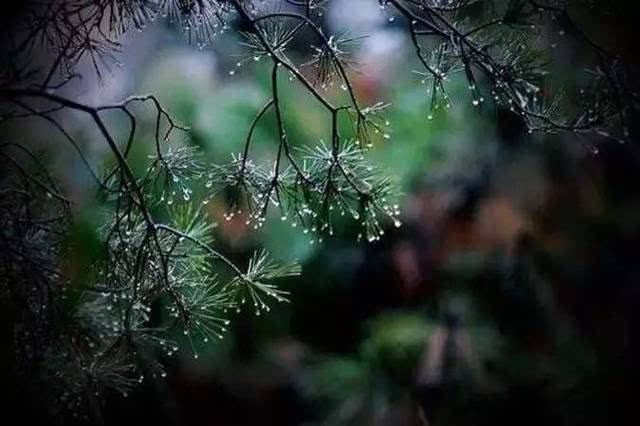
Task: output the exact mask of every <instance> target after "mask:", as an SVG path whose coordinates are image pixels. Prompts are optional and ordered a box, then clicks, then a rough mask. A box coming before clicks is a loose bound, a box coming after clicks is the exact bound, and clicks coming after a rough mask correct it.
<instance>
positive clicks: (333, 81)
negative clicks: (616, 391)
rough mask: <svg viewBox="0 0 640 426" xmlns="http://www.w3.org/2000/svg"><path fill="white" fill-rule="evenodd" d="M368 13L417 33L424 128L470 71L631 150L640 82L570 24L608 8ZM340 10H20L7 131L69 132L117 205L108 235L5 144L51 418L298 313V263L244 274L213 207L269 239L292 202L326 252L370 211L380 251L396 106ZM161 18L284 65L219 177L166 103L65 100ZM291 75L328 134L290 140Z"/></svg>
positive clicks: (93, 407)
mask: <svg viewBox="0 0 640 426" xmlns="http://www.w3.org/2000/svg"><path fill="white" fill-rule="evenodd" d="M370 1H372V2H376V1H377V2H379V6H380V8H381V9H382V13H385V14H386V16H387V17H388V20H389V22H390V23H393V25H399V26H401V27H402V28H403V30H404V31H405V32H406V34H407V40H408V42H409V43H411V47H412V48H413V50H414V51H415V55H416V62H417V64H418V66H419V68H418V69H416V70H414V73H415V74H417V75H418V76H419V78H420V80H421V81H422V83H423V84H425V85H428V87H429V91H428V93H429V95H428V97H427V99H426V100H425V101H426V103H427V108H426V111H425V119H426V120H432V119H437V118H438V116H439V113H440V111H442V110H445V109H448V108H450V107H451V105H452V102H454V101H458V100H454V99H451V97H450V96H449V90H448V86H449V84H450V82H451V81H453V80H455V79H458V78H463V79H465V80H466V85H467V86H468V88H469V100H468V101H469V102H471V104H472V105H474V106H477V107H478V108H481V107H482V106H483V105H484V104H493V105H496V106H497V107H499V108H501V109H503V110H506V111H508V112H509V113H510V114H511V115H512V116H513V117H517V120H518V121H519V122H521V123H522V124H523V125H524V126H526V128H527V129H528V131H529V132H530V133H534V132H545V133H546V132H550V133H568V134H571V135H575V136H576V137H581V138H584V139H583V140H584V141H586V142H585V143H586V145H587V146H589V147H591V149H593V150H594V151H595V150H596V149H597V148H595V146H596V144H597V143H600V142H601V141H605V142H608V143H612V141H613V142H616V143H618V142H620V143H625V142H627V141H628V140H629V139H630V137H631V135H630V131H629V128H630V121H631V117H632V114H634V111H636V110H637V106H638V105H637V104H638V93H637V92H636V91H635V86H634V85H635V81H634V80H633V75H634V73H633V72H632V71H633V70H632V69H631V68H630V67H629V65H627V64H625V63H624V61H623V60H622V59H621V58H620V57H619V56H618V55H617V54H616V53H614V52H613V51H611V50H609V48H607V47H603V46H600V45H599V44H597V43H596V42H594V41H592V40H591V39H590V38H589V36H588V35H587V33H586V32H585V31H584V30H582V29H581V27H580V25H579V24H578V23H576V22H574V21H573V20H572V18H571V16H572V11H573V10H574V9H575V8H587V7H595V6H590V5H588V4H583V3H585V2H579V1H575V2H574V1H563V0H540V1H533V0H510V1H502V0H446V1H445V0H370ZM336 4H337V6H336ZM336 4H334V2H332V1H328V0H277V1H276V0H274V1H266V0H44V1H42V0H40V1H38V0H26V1H24V2H21V4H20V5H17V4H12V5H11V6H6V7H7V12H6V13H5V14H4V17H3V20H4V22H3V24H4V26H5V28H7V29H8V31H7V30H5V31H4V33H3V35H2V42H1V48H2V62H1V63H0V119H1V122H2V125H3V126H10V125H11V123H13V122H16V121H18V120H34V121H44V122H45V123H46V124H47V125H48V126H49V127H50V129H51V131H52V132H57V133H59V134H60V135H62V136H63V137H64V138H65V139H66V141H67V142H68V144H69V147H70V148H71V149H72V150H74V151H75V152H76V154H77V155H78V156H80V158H81V159H82V161H83V162H84V164H85V166H86V168H87V169H88V170H89V171H90V173H91V176H92V177H93V179H94V180H95V187H96V191H97V194H98V196H99V197H100V199H101V200H102V204H103V206H104V209H103V211H102V212H101V218H102V221H101V223H102V226H101V228H100V230H99V232H98V233H97V234H95V235H94V234H92V233H91V231H90V230H84V229H78V222H77V221H76V220H75V219H76V218H77V215H78V212H77V211H76V210H75V209H74V205H73V202H72V201H70V199H69V197H68V194H66V193H65V190H64V185H63V184H61V183H60V182H59V179H58V178H57V177H56V176H54V175H53V174H52V173H51V172H50V170H49V168H48V167H47V164H46V161H45V160H43V159H42V158H41V157H40V156H39V155H38V154H37V153H36V152H34V151H33V150H32V149H31V148H30V147H29V146H25V145H22V144H20V143H18V142H15V141H12V140H11V139H9V138H7V137H6V136H5V137H3V139H4V140H3V141H2V144H1V148H0V156H1V157H2V158H3V164H4V166H3V172H2V174H1V175H0V193H1V194H2V197H1V198H0V207H1V209H0V211H1V213H0V229H1V230H2V231H1V232H2V240H3V242H2V249H1V250H0V256H1V257H2V261H1V262H0V268H1V269H0V276H1V277H2V278H1V284H2V285H1V289H0V294H1V297H2V299H3V303H6V304H8V305H10V306H11V307H12V312H14V314H15V330H14V335H15V344H14V346H15V357H16V360H18V370H19V371H20V372H21V374H22V375H23V376H24V377H25V378H26V379H25V383H29V385H27V386H34V387H35V386H40V385H41V384H44V386H45V389H47V391H45V393H46V392H54V391H55V393H54V394H55V395H56V397H55V398H54V399H55V400H54V401H52V402H51V403H50V404H48V405H47V407H46V409H47V410H48V411H47V413H48V415H50V416H51V418H54V419H56V421H59V422H61V423H65V422H68V421H69V419H71V418H78V419H80V421H91V422H99V421H100V418H101V407H102V406H103V404H104V398H105V396H106V395H107V394H110V393H111V392H113V391H116V392H118V393H120V394H122V395H124V396H126V395H127V394H128V393H129V392H130V391H131V390H132V389H133V388H134V387H135V386H136V385H137V384H138V383H139V382H140V381H142V380H143V379H144V378H145V377H147V376H149V375H154V376H157V377H164V376H165V375H166V373H165V372H164V369H163V366H162V363H161V362H159V359H160V358H159V357H158V354H164V355H162V356H172V355H173V354H174V353H176V351H178V350H180V351H184V350H187V351H192V354H193V356H194V357H197V356H198V352H197V347H198V345H199V344H201V342H205V343H206V342H210V341H213V340H216V339H219V338H222V337H223V336H224V333H225V331H226V329H227V327H228V324H229V322H230V321H231V320H232V318H233V313H234V312H235V311H236V310H239V309H247V308H249V307H250V309H251V310H253V311H255V314H256V315H260V314H261V313H263V312H266V311H269V310H270V305H271V304H272V303H273V302H286V301H287V300H288V297H289V294H288V293H287V292H286V291H283V290H281V289H279V288H278V287H277V285H276V283H277V282H278V280H280V279H282V278H286V277H291V276H296V275H298V274H300V266H299V265H298V264H296V263H293V262H292V263H278V262H274V261H272V260H271V258H270V256H269V254H268V253H266V252H264V251H259V252H257V253H255V255H254V256H253V257H252V258H251V260H250V261H249V263H248V265H247V266H246V267H242V266H238V265H236V264H235V263H233V262H232V261H231V260H230V259H228V258H227V257H225V256H224V255H223V254H222V253H221V252H219V251H218V250H216V248H215V246H214V244H213V241H212V237H211V235H212V234H211V229H212V226H213V225H212V224H211V223H210V221H209V220H208V219H207V218H206V217H205V215H204V214H203V213H202V209H201V207H202V205H204V204H206V203H208V202H209V201H210V200H211V199H213V198H214V197H219V196H221V194H223V193H224V194H225V195H227V196H228V197H229V198H230V202H229V210H228V212H227V217H228V218H231V217H233V216H234V215H238V214H241V213H242V212H243V211H244V212H248V222H247V224H248V225H250V226H252V227H253V228H256V229H257V228H260V227H262V226H264V225H265V223H266V218H267V213H268V211H269V210H271V209H279V211H280V213H279V216H280V217H281V219H282V220H287V221H289V222H290V223H291V224H292V226H295V227H296V228H299V229H301V230H302V231H303V232H305V233H311V234H312V235H314V237H313V238H314V241H318V242H322V240H323V239H324V238H328V237H329V236H331V235H333V233H334V226H333V223H334V222H333V221H334V220H335V218H336V217H337V216H347V217H351V218H353V220H354V222H355V223H356V225H357V226H358V227H360V229H361V231H360V232H359V237H358V238H359V239H363V240H367V241H369V242H374V241H376V240H378V239H380V238H381V237H382V235H383V234H384V228H385V227H386V226H388V225H389V224H391V225H394V226H401V223H400V220H399V219H398V217H399V214H400V212H399V210H398V206H397V204H394V203H395V202H396V201H395V199H396V198H397V196H398V194H397V189H396V188H395V187H394V184H393V181H392V179H391V178H390V176H389V174H387V173H385V172H384V171H382V170H380V169H379V168H378V167H376V165H374V164H370V163H369V162H368V161H367V159H366V156H367V151H368V150H369V149H370V148H372V147H373V146H374V144H376V143H380V142H383V141H384V140H385V139H388V138H389V137H390V135H389V131H388V123H387V122H386V120H385V118H384V115H385V111H386V110H387V109H388V108H390V107H391V106H389V105H388V104H386V103H384V102H382V101H379V102H376V103H374V104H372V105H365V104H363V103H362V102H361V100H360V99H359V96H358V93H357V91H356V90H355V88H354V85H353V84H352V76H353V73H355V72H357V64H356V63H355V62H354V60H353V59H352V58H351V57H350V55H349V51H350V48H351V46H352V45H353V44H354V43H357V42H358V40H359V35H358V36H353V35H350V34H331V32H330V30H329V28H328V27H327V25H326V22H325V21H324V19H323V13H324V10H325V9H326V8H329V7H339V3H336ZM158 18H166V19H167V20H169V21H170V22H173V23H174V24H175V25H176V26H177V27H178V28H180V29H181V30H182V31H183V32H184V33H185V37H186V38H187V39H188V40H189V42H191V43H193V44H194V45H196V46H198V47H206V46H209V45H215V43H216V42H217V40H218V37H219V35H220V34H223V33H225V32H232V31H233V32H238V33H239V34H240V35H241V36H242V37H243V39H244V42H243V43H242V45H243V49H245V50H246V51H247V52H248V53H247V54H248V58H250V59H253V60H256V61H259V60H266V61H268V62H269V63H270V65H271V71H270V82H271V83H270V87H271V96H270V98H269V99H266V100H265V103H264V106H263V107H262V108H261V109H260V110H258V111H256V115H255V118H254V120H253V122H252V124H251V125H250V127H249V128H248V129H247V137H246V140H245V141H244V145H243V146H242V145H239V148H241V149H240V152H239V153H237V154H236V155H234V157H233V161H231V162H224V163H220V164H218V165H213V166H211V165H208V164H205V163H204V162H203V161H202V158H201V156H200V153H199V152H198V151H197V150H196V149H194V148H191V147H184V146H180V145H177V144H176V143H175V140H176V139H177V134H178V133H184V134H187V135H188V127H187V126H185V125H183V124H180V123H179V121H178V120H177V119H176V118H174V117H173V116H172V115H171V113H170V112H169V111H167V109H165V108H164V107H163V105H162V104H161V103H160V101H159V100H158V98H157V97H156V96H154V95H145V96H138V95H133V96H131V97H129V98H127V99H125V100H123V101H122V102H119V103H114V104H101V105H87V104H84V103H81V102H78V101H77V100H74V99H71V98H67V97H65V96H63V95H60V94H59V93H60V91H61V89H62V88H64V87H65V86H66V85H67V84H69V82H71V81H73V80H74V79H76V78H79V77H80V76H79V75H78V74H76V68H77V64H78V63H79V62H81V61H85V60H88V61H90V63H91V64H92V65H93V68H94V70H95V73H96V74H97V75H98V76H99V78H101V79H108V78H109V69H110V68H111V67H112V66H114V65H115V64H117V63H119V61H121V60H123V61H125V60H126V59H127V58H121V57H119V50H120V47H121V44H120V41H119V40H120V37H121V36H122V35H123V34H124V33H126V32H129V31H132V30H140V31H142V30H143V29H144V28H145V27H146V26H148V25H151V23H152V22H153V21H154V20H156V19H158ZM565 33H566V36H571V37H573V39H574V40H575V41H576V42H578V43H580V44H582V45H583V46H584V48H583V50H584V52H586V53H585V54H584V58H585V59H584V63H582V64H579V67H582V68H585V69H587V72H585V73H584V76H583V77H581V78H580V88H579V89H576V90H574V88H566V89H565V88H563V87H559V85H558V84H557V82H556V81H555V80H554V78H553V72H554V66H555V65H554V62H553V60H554V59H555V56H557V55H555V56H554V54H553V53H552V52H553V47H554V44H555V43H556V42H555V39H556V38H557V36H558V35H564V34H565ZM307 40H312V44H311V45H309V46H306V48H305V50H304V55H303V56H302V57H301V56H300V55H299V54H296V55H293V54H290V47H291V46H292V45H293V44H295V43H297V42H299V41H305V42H306V41H307ZM238 65H239V66H240V65H242V63H241V62H240V63H238ZM577 71H581V70H577ZM234 72H235V71H233V70H232V71H230V73H231V74H232V73H234ZM459 76H461V77H459ZM283 77H288V78H289V79H290V80H292V81H295V82H296V83H297V84H299V85H300V86H301V87H302V88H303V89H304V90H305V91H306V92H307V93H308V94H309V97H310V98H311V99H313V100H314V101H316V102H317V103H318V104H319V105H320V106H321V107H322V108H323V109H325V110H326V112H327V114H326V115H327V127H328V128H330V129H331V131H330V139H329V140H328V141H319V142H318V143H314V144H300V143H298V141H292V140H291V139H290V137H289V136H288V132H287V123H286V122H287V119H286V111H285V110H284V109H283V98H284V97H286V96H287V94H286V92H285V90H283V88H282V84H281V79H282V78H283ZM334 87H335V88H338V87H339V88H341V89H342V90H332V89H333V88H334ZM460 101H462V102H465V101H466V100H464V99H461V100H460ZM138 104H148V105H150V106H151V107H152V108H153V114H154V115H153V120H154V122H155V127H154V134H155V137H154V140H153V144H154V155H153V158H150V159H149V161H148V163H147V165H146V169H145V170H144V172H143V173H140V172H138V171H136V170H134V169H133V168H132V167H131V161H130V153H131V150H132V145H133V144H134V143H135V142H136V132H137V127H138V122H139V121H140V120H141V117H140V113H139V112H137V111H138V110H136V109H135V106H136V105H138ZM72 112H74V113H77V114H81V115H83V117H84V118H86V119H87V120H89V121H90V122H91V123H92V125H93V126H95V128H96V129H97V130H98V131H99V133H100V136H101V140H100V143H103V144H106V146H107V147H108V149H109V152H110V155H111V157H112V160H113V161H112V162H110V163H108V164H107V165H106V166H103V167H101V168H96V167H95V165H93V164H91V162H90V161H89V160H88V159H87V158H86V156H85V154H84V153H83V150H82V149H81V144H80V143H79V141H77V140H76V139H75V137H74V136H72V135H71V133H70V132H68V130H67V129H66V127H65V122H64V117H65V116H66V114H70V113H72ZM267 114H273V115H274V117H275V120H276V124H277V126H276V128H277V135H276V136H277V138H276V139H277V141H278V147H277V155H276V157H275V160H274V161H273V162H272V163H269V164H265V162H264V161H261V159H260V158H255V157H252V142H253V135H254V130H255V128H256V126H257V125H258V123H259V122H260V121H261V120H263V118H264V117H265V116H266V115H267ZM114 115H118V116H121V117H122V118H124V119H126V120H127V123H128V129H127V133H128V136H127V137H126V138H124V139H119V138H118V137H116V136H115V135H116V134H117V132H116V129H113V128H110V125H109V123H110V121H109V120H107V118H106V117H112V116H114ZM347 121H348V122H349V123H350V126H351V127H350V128H346V126H345V123H346V122H347ZM344 135H353V137H347V136H344ZM594 141H595V142H594ZM59 149H66V148H62V147H60V148H59ZM194 183H204V186H205V187H206V188H207V190H208V193H207V194H206V195H204V196H200V195H197V196H196V195H194V191H193V188H192V186H193V185H194ZM78 232H79V233H80V235H88V237H89V238H90V239H91V238H93V241H95V244H94V245H95V247H94V250H93V251H92V252H91V253H89V254H87V256H88V258H87V259H86V262H84V263H82V265H81V271H75V270H73V269H74V265H73V260H74V259H71V258H70V256H71V257H73V256H77V255H78V253H77V252H74V250H73V247H74V245H73V238H70V236H71V235H75V234H77V233H78ZM74 233H75V234H74ZM222 271H224V272H222ZM218 276H223V277H228V276H230V277H231V278H225V279H222V278H218ZM158 311H164V313H159V312H158ZM158 318H166V319H163V320H158ZM175 329H178V330H179V331H180V332H181V333H183V334H184V336H185V339H184V341H185V342H187V343H186V347H180V345H179V344H178V343H177V342H176V341H174V339H173V338H172V337H171V336H172V334H171V333H170V331H171V330H175ZM21 377H22V376H21Z"/></svg>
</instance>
